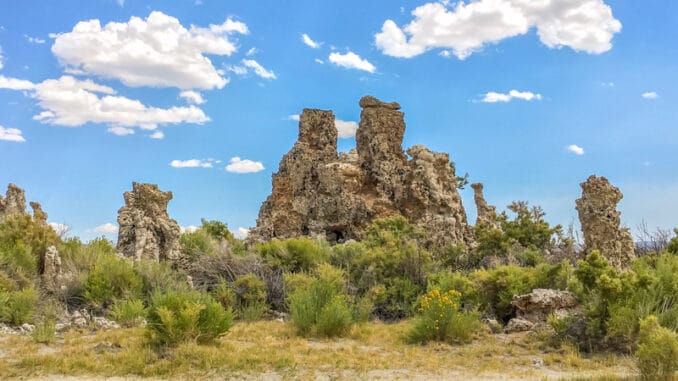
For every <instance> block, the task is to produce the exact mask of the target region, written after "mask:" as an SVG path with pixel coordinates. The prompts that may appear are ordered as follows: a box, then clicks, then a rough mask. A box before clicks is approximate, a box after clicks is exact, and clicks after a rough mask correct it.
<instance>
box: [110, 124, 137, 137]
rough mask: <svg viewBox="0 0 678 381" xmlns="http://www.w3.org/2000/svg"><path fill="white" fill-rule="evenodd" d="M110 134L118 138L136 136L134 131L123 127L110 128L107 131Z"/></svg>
mask: <svg viewBox="0 0 678 381" xmlns="http://www.w3.org/2000/svg"><path fill="white" fill-rule="evenodd" d="M106 131H108V132H110V133H111V134H113V135H118V136H127V135H133V134H134V129H132V128H128V127H121V126H111V127H108V129H107V130H106Z"/></svg>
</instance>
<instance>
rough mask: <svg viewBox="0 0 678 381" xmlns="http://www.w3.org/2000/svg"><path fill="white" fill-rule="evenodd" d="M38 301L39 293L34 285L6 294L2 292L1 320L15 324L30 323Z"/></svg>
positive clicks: (0, 300)
mask: <svg viewBox="0 0 678 381" xmlns="http://www.w3.org/2000/svg"><path fill="white" fill-rule="evenodd" d="M3 299H4V300H3ZM3 302H4V303H3ZM37 302H38V293H37V292H36V291H35V289H34V288H32V287H30V288H25V289H23V290H20V291H14V292H10V293H6V294H4V296H2V294H0V320H2V321H4V322H6V323H10V324H14V325H21V324H24V323H30V322H31V321H32V320H33V314H34V312H35V306H36V304H37Z"/></svg>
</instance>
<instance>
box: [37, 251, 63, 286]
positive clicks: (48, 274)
mask: <svg viewBox="0 0 678 381" xmlns="http://www.w3.org/2000/svg"><path fill="white" fill-rule="evenodd" d="M43 264H44V268H43V271H42V284H43V285H44V287H45V289H46V290H47V291H50V292H58V291H60V290H61V287H62V286H64V285H65V278H66V277H65V276H64V273H63V271H62V268H61V256H60V255H59V251H58V250H57V248H56V246H50V247H48V248H47V251H46V252H45V256H44V258H43Z"/></svg>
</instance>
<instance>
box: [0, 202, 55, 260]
mask: <svg viewBox="0 0 678 381" xmlns="http://www.w3.org/2000/svg"><path fill="white" fill-rule="evenodd" d="M59 241H60V240H59V236H58V235H57V234H56V232H55V231H54V229H52V227H50V226H49V225H47V224H44V223H42V222H41V221H35V220H33V218H32V217H31V216H29V215H23V214H18V215H11V216H6V217H4V218H3V219H2V221H0V253H2V252H3V251H6V250H10V251H11V250H13V249H14V248H15V247H16V246H17V245H23V246H24V249H23V250H25V251H26V252H27V253H28V254H31V255H32V256H33V259H32V260H30V261H28V262H26V263H25V264H26V265H29V263H30V267H31V268H30V269H29V268H25V269H26V270H33V271H32V272H33V273H39V272H40V270H41V269H42V267H43V264H42V263H41V262H40V261H41V258H42V256H43V254H44V253H45V252H46V251H47V248H48V247H49V246H52V245H57V244H58V243H59ZM33 266H37V267H35V268H32V267H33Z"/></svg>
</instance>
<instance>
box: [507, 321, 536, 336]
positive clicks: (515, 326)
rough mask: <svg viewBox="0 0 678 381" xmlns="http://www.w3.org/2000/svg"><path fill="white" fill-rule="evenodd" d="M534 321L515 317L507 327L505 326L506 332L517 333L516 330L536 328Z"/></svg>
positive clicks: (523, 330)
mask: <svg viewBox="0 0 678 381" xmlns="http://www.w3.org/2000/svg"><path fill="white" fill-rule="evenodd" d="M534 325H535V324H534V323H532V322H531V321H529V320H525V319H522V318H513V319H511V320H509V322H508V324H506V327H504V333H516V332H525V331H530V330H532V328H534Z"/></svg>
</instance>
